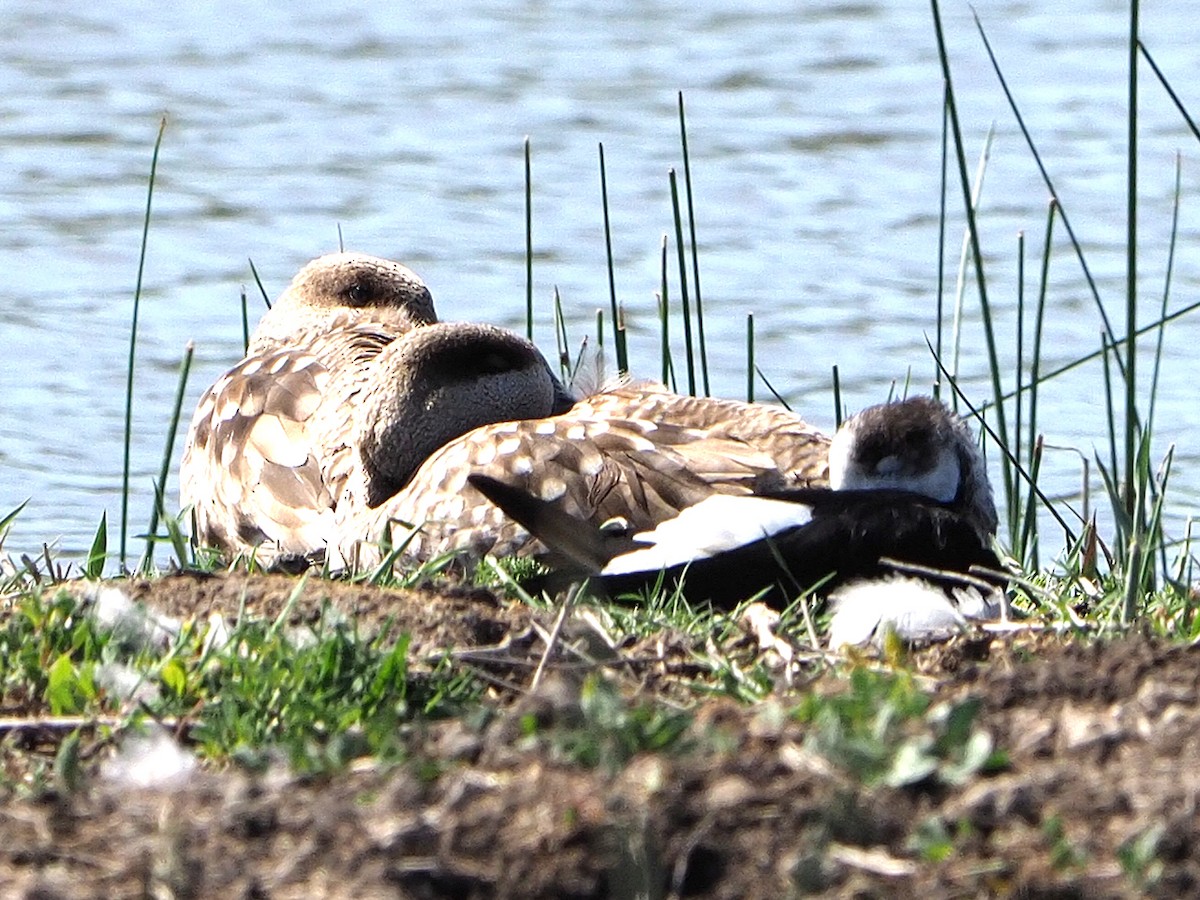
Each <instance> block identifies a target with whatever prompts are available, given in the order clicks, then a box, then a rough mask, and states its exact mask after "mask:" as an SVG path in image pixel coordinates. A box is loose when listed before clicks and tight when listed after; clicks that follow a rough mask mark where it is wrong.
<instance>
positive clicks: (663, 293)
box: [658, 234, 674, 390]
mask: <svg viewBox="0 0 1200 900" xmlns="http://www.w3.org/2000/svg"><path fill="white" fill-rule="evenodd" d="M659 270H660V274H661V278H662V286H661V288H660V289H659V294H658V324H659V331H660V334H661V335H662V382H663V384H665V385H668V386H671V389H672V390H674V386H673V385H671V337H670V333H669V331H670V328H669V323H670V318H671V317H670V315H669V314H668V310H669V308H670V304H669V302H668V294H667V236H666V235H665V234H664V235H663V236H662V262H661V264H660V267H659Z"/></svg>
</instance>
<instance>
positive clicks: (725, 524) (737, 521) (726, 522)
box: [600, 494, 812, 575]
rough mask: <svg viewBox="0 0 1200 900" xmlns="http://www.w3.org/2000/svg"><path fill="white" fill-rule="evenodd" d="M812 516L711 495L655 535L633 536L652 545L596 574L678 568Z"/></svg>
mask: <svg viewBox="0 0 1200 900" xmlns="http://www.w3.org/2000/svg"><path fill="white" fill-rule="evenodd" d="M811 518H812V510H811V509H810V508H809V507H808V506H806V505H804V504H803V503H791V502H789V501H787V500H770V499H767V498H765V497H737V496H730V495H727V494H714V495H713V496H711V497H706V498H705V499H704V500H701V501H700V502H699V503H697V504H696V505H695V506H689V507H688V508H687V509H685V510H684V511H683V512H681V513H680V514H679V515H677V516H676V517H675V518H673V519H668V520H667V521H665V522H663V523H662V524H661V525H659V526H658V527H657V528H655V529H654V530H653V531H644V532H642V533H640V534H638V535H636V538H637V540H639V541H649V542H652V543H653V546H651V547H647V548H646V549H645V550H634V551H633V552H631V553H624V554H622V555H620V556H618V557H615V558H614V559H611V560H609V562H608V565H606V566H605V567H604V568H603V569H602V570H601V572H600V574H601V575H629V574H632V573H634V572H653V571H658V570H660V569H667V568H671V567H672V566H680V565H683V564H685V563H689V562H691V561H692V560H695V559H704V558H706V557H710V556H715V555H716V554H718V553H724V552H726V551H729V550H734V549H736V548H738V547H744V546H745V545H746V544H751V543H753V542H754V541H761V540H762V539H763V538H765V537H771V536H772V535H776V534H779V532H781V531H784V530H786V529H789V528H798V527H800V526H801V525H805V524H807V523H808V521H809V519H811Z"/></svg>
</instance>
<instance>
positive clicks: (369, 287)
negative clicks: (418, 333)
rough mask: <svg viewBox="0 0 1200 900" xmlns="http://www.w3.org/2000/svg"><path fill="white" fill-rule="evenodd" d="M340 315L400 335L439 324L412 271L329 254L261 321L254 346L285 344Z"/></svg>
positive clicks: (309, 266) (426, 292) (299, 278)
mask: <svg viewBox="0 0 1200 900" xmlns="http://www.w3.org/2000/svg"><path fill="white" fill-rule="evenodd" d="M338 313H341V314H344V315H345V316H346V317H347V320H348V321H355V320H372V319H376V320H379V321H381V322H384V323H387V325H388V326H389V329H390V330H392V331H395V332H401V331H406V330H408V329H409V328H413V327H415V326H417V325H428V324H429V323H431V322H436V321H437V313H436V312H435V311H434V308H433V297H432V296H431V295H430V293H429V288H427V287H426V286H425V283H424V282H423V281H422V280H421V279H420V277H419V276H418V275H417V274H416V273H415V272H413V271H412V270H411V269H409V268H407V267H406V266H402V265H400V264H399V263H396V262H392V261H391V260H387V259H380V258H379V257H377V256H368V255H367V254H365V253H330V254H328V255H326V256H321V257H318V258H317V259H314V260H313V261H312V262H310V263H308V264H307V265H306V266H304V268H302V269H301V270H300V271H299V272H297V273H296V277H295V278H293V279H292V283H291V284H290V285H288V287H287V289H286V290H285V291H284V292H283V293H282V294H280V295H279V298H278V299H277V300H276V301H275V303H274V305H273V306H272V307H271V309H270V310H269V311H268V312H267V314H266V315H265V316H263V318H262V320H261V321H260V323H259V326H258V330H257V331H256V332H255V343H256V344H259V343H260V342H263V341H265V342H268V343H270V342H277V341H281V340H284V339H286V337H287V336H288V335H289V334H291V333H293V332H294V331H295V330H296V328H297V326H300V327H305V326H307V325H308V324H310V320H312V319H313V318H314V317H322V316H323V315H326V314H338Z"/></svg>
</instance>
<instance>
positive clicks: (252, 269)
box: [246, 258, 271, 309]
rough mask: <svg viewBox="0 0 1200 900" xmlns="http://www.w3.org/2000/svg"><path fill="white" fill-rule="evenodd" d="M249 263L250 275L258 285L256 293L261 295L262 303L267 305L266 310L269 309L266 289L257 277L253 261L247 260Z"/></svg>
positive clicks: (269, 302) (269, 300) (269, 304)
mask: <svg viewBox="0 0 1200 900" xmlns="http://www.w3.org/2000/svg"><path fill="white" fill-rule="evenodd" d="M246 262H248V263H250V274H251V275H253V276H254V283H255V284H257V285H258V292H259V293H260V294H262V298H263V303H265V304H267V309H270V308H271V298H270V297H269V296H268V295H267V289H266V288H265V287H263V283H262V279H261V278H259V277H258V269H257V268H256V267H255V265H254V260H252V259H249V258H248V259H247V260H246Z"/></svg>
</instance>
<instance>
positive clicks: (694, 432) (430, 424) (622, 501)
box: [336, 323, 829, 568]
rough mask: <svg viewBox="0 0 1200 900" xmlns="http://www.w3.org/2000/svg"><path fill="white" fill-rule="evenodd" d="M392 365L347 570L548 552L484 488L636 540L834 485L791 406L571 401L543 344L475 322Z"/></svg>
mask: <svg viewBox="0 0 1200 900" xmlns="http://www.w3.org/2000/svg"><path fill="white" fill-rule="evenodd" d="M385 355H386V356H387V357H388V358H389V361H390V362H389V365H390V366H391V368H392V371H394V372H396V373H397V377H396V378H395V379H393V380H391V381H390V382H388V384H387V389H382V388H381V389H379V390H375V391H373V392H371V393H370V395H369V396H365V397H364V398H363V402H362V403H360V404H358V405H357V407H356V410H355V418H356V423H357V425H356V428H355V429H354V431H355V434H356V435H357V436H356V437H355V438H354V439H352V440H351V441H350V443H351V445H352V446H353V448H354V449H353V450H352V454H353V455H354V462H353V465H352V466H351V467H350V468H351V469H352V470H353V472H354V473H356V474H355V476H354V477H353V478H352V479H351V481H350V482H348V483H347V487H346V489H345V491H344V493H343V496H342V500H341V502H340V503H339V504H338V506H337V509H336V519H337V525H336V532H337V535H338V538H337V553H336V559H338V560H339V561H340V563H341V564H343V565H346V566H350V567H354V568H363V567H374V566H377V565H379V564H381V563H383V562H384V561H386V560H387V559H389V558H395V559H396V560H397V561H407V562H424V561H429V560H431V559H435V558H437V557H440V556H442V555H444V554H454V555H455V556H456V559H457V561H458V562H459V563H461V564H462V565H464V566H466V567H470V566H471V565H473V564H474V563H476V562H478V560H480V559H481V558H483V557H484V556H486V555H487V554H493V555H497V556H510V555H527V556H528V555H532V556H539V555H541V554H542V553H544V552H545V550H546V548H545V546H544V545H543V544H542V542H541V541H540V540H539V539H538V537H537V536H536V535H533V534H531V533H530V531H529V530H528V528H527V527H526V525H525V524H524V523H522V522H520V521H519V520H518V519H516V518H514V517H513V516H511V515H509V514H508V512H507V511H506V510H504V509H503V508H501V507H499V506H497V505H496V504H494V503H492V502H491V501H490V500H489V499H488V498H487V496H486V495H485V494H484V493H483V492H481V491H480V490H479V489H478V487H477V486H476V484H475V482H474V481H473V480H472V478H473V477H474V476H478V477H483V478H492V479H494V480H497V481H502V482H504V483H506V484H510V485H513V486H515V487H516V489H518V490H521V491H523V492H526V493H528V494H530V495H532V496H535V497H537V498H539V499H540V500H543V501H545V502H550V503H554V504H556V505H557V507H558V508H560V509H562V510H563V511H564V512H565V513H566V514H567V515H569V516H571V517H577V518H578V519H579V520H580V521H582V522H586V523H588V524H589V525H590V526H595V527H599V526H600V525H602V524H604V523H608V522H614V521H615V522H621V523H623V526H624V527H628V528H631V529H635V530H644V529H648V528H654V527H656V526H657V525H659V524H660V523H662V522H664V521H666V520H669V519H672V518H674V517H675V516H677V515H678V514H679V513H680V512H681V511H682V510H684V509H687V508H688V507H690V506H693V505H695V504H696V503H697V502H699V501H700V500H702V499H703V498H705V497H707V496H709V495H711V494H714V493H721V494H745V495H749V494H751V493H753V492H755V491H762V490H765V489H769V488H773V489H780V490H782V489H786V488H799V487H805V486H812V485H821V484H825V483H826V482H827V480H828V462H827V459H828V446H829V438H828V437H827V436H826V435H825V434H824V433H823V432H821V431H820V430H819V429H816V428H814V427H813V426H811V425H809V424H808V423H807V422H805V421H804V420H803V419H802V418H801V417H800V416H799V415H797V414H795V413H792V412H789V411H787V410H784V409H781V408H776V407H769V406H764V405H759V404H752V403H742V402H739V401H734V400H724V399H715V398H702V397H693V396H688V395H681V394H676V393H673V392H671V391H669V390H667V389H666V388H665V387H664V386H662V385H659V384H655V383H652V382H621V383H617V384H614V385H610V386H607V387H606V388H604V389H602V390H600V391H598V392H596V393H594V394H592V395H589V396H587V397H583V398H579V399H576V400H573V401H567V402H560V401H561V400H563V398H562V396H561V394H560V393H558V392H557V390H556V387H555V385H554V383H553V382H552V381H549V380H548V379H547V378H546V375H545V366H544V362H542V358H541V355H540V354H539V353H538V352H537V350H536V347H534V345H532V344H531V343H529V342H528V341H526V340H525V339H524V338H521V337H519V336H517V335H514V334H512V333H511V332H505V331H503V330H501V329H495V328H491V327H488V326H480V325H472V324H469V323H439V324H438V325H435V326H426V327H423V328H420V329H414V330H413V331H410V332H408V333H407V334H405V335H403V336H402V337H401V338H399V339H398V340H397V341H396V342H394V344H393V345H391V346H390V347H389V348H388V349H387V351H386V352H385ZM401 373H402V374H401ZM476 423H478V424H476Z"/></svg>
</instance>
